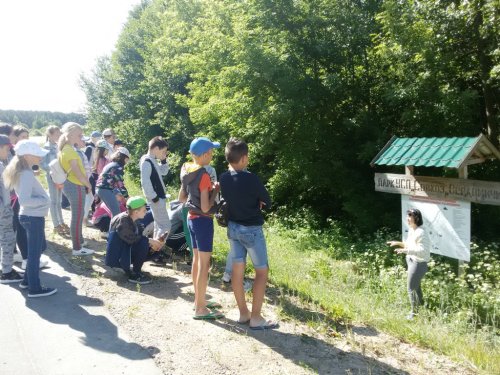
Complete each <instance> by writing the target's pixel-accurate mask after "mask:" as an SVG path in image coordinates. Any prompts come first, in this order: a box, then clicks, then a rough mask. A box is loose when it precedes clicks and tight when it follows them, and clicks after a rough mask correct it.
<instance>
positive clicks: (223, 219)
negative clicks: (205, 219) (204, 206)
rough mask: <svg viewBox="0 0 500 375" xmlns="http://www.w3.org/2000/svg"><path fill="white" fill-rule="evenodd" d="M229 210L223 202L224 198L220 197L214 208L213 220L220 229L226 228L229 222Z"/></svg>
mask: <svg viewBox="0 0 500 375" xmlns="http://www.w3.org/2000/svg"><path fill="white" fill-rule="evenodd" d="M228 210H229V208H228V206H227V202H226V201H225V200H224V198H222V197H221V199H220V201H219V203H217V204H216V206H215V215H214V216H215V220H217V224H219V225H220V226H221V227H224V228H225V227H227V223H228V221H229V218H228V216H229V212H228Z"/></svg>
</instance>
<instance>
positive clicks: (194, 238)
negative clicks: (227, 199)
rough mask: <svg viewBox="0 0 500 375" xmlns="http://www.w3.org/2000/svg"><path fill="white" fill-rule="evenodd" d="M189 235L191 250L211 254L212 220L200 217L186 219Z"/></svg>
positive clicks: (212, 239) (212, 241) (212, 243)
mask: <svg viewBox="0 0 500 375" xmlns="http://www.w3.org/2000/svg"><path fill="white" fill-rule="evenodd" d="M188 228H189V233H190V234H191V242H192V244H193V249H197V250H198V251H203V252H207V253H211V252H212V249H213V245H214V220H213V218H212V217H208V216H200V217H197V218H195V219H188Z"/></svg>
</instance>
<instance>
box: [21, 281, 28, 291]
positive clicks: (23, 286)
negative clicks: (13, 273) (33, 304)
mask: <svg viewBox="0 0 500 375" xmlns="http://www.w3.org/2000/svg"><path fill="white" fill-rule="evenodd" d="M19 288H21V289H28V284H26V283H25V282H24V280H23V281H21V282H20V283H19Z"/></svg>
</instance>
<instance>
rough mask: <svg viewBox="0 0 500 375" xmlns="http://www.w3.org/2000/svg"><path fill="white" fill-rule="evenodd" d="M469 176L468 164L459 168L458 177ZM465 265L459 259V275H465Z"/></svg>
mask: <svg viewBox="0 0 500 375" xmlns="http://www.w3.org/2000/svg"><path fill="white" fill-rule="evenodd" d="M467 177H468V171H467V166H466V165H464V166H463V167H462V168H459V169H458V178H463V179H464V180H466V179H467ZM464 265H465V261H463V260H460V259H459V260H458V271H457V274H458V277H463V276H464Z"/></svg>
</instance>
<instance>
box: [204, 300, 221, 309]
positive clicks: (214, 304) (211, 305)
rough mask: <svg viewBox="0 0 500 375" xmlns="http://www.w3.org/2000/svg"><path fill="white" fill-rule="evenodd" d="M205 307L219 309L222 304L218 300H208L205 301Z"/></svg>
mask: <svg viewBox="0 0 500 375" xmlns="http://www.w3.org/2000/svg"><path fill="white" fill-rule="evenodd" d="M206 308H207V309H210V310H214V309H221V308H222V305H221V304H220V303H219V302H215V301H209V302H207V305H206Z"/></svg>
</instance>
